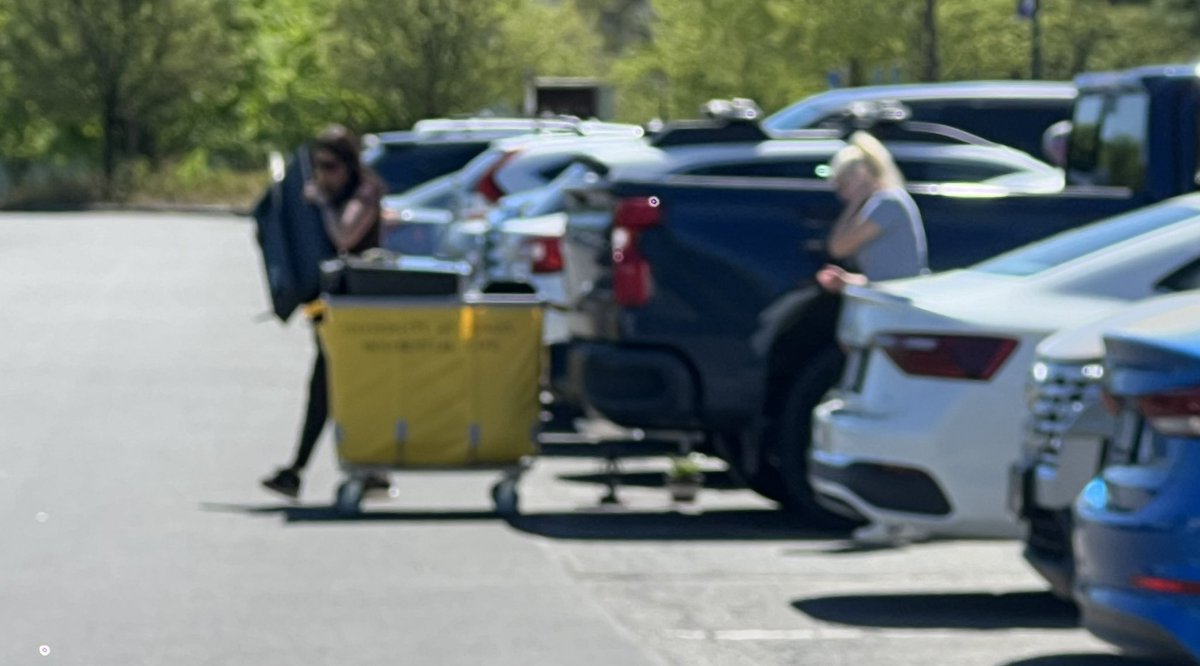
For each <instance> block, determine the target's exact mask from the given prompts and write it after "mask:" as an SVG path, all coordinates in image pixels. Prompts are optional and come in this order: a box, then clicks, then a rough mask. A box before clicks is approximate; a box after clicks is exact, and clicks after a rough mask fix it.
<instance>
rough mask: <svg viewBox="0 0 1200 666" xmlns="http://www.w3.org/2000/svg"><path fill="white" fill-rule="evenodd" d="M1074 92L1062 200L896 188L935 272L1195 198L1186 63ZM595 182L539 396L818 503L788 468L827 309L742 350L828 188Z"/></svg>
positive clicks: (718, 180)
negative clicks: (908, 198) (550, 372)
mask: <svg viewBox="0 0 1200 666" xmlns="http://www.w3.org/2000/svg"><path fill="white" fill-rule="evenodd" d="M1075 83H1076V86H1077V88H1078V98H1077V100H1076V103H1075V106H1074V111H1073V119H1072V122H1073V129H1072V133H1071V137H1070V141H1069V150H1068V164H1067V167H1066V172H1067V179H1066V181H1067V184H1066V186H1065V187H1064V188H1062V189H1061V190H1058V191H1053V192H1048V193H1047V192H1043V193H1013V192H1005V191H996V190H992V189H988V188H973V187H969V186H951V185H940V184H936V183H934V184H917V183H913V184H910V191H911V192H912V194H913V196H914V198H915V199H916V201H917V203H918V205H919V206H920V208H921V212H922V215H923V217H924V220H925V226H926V232H927V236H928V242H929V257H930V264H931V267H932V268H933V269H934V270H943V269H949V268H954V267H960V266H965V265H969V264H971V263H974V262H976V261H979V260H981V259H984V258H986V257H990V256H993V255H995V254H998V253H1000V252H1002V251H1005V250H1008V249H1011V248H1014V247H1018V246H1020V245H1023V244H1026V243H1029V242H1031V241H1034V240H1037V239H1040V238H1043V237H1046V236H1049V235H1051V234H1054V233H1057V232H1059V231H1063V230H1065V229H1069V228H1072V227H1076V226H1079V225H1082V224H1084V223H1087V222H1091V221H1094V220H1098V219H1101V218H1104V217H1107V216H1110V215H1113V214H1116V213H1120V212H1123V211H1127V210H1130V209H1133V208H1137V207H1140V206H1143V205H1146V204H1149V203H1151V202H1155V201H1159V200H1162V199H1165V198H1168V197H1170V196H1173V195H1176V194H1180V193H1182V192H1186V191H1191V190H1193V189H1196V179H1197V151H1198V148H1200V135H1198V132H1197V128H1198V122H1197V121H1198V119H1200V78H1198V75H1197V71H1196V68H1194V67H1191V66H1180V67H1171V66H1161V67H1147V68H1139V69H1136V70H1130V71H1124V72H1114V73H1103V74H1089V75H1083V76H1081V77H1079V78H1078V79H1077V80H1076V81H1075ZM930 85H936V84H930ZM599 187H600V188H601V190H600V191H595V192H592V193H591V194H590V195H589V194H588V193H580V195H579V196H577V197H576V201H577V202H578V203H577V205H578V206H580V207H582V208H586V207H587V206H588V205H590V206H591V207H592V208H593V212H595V207H596V205H597V202H601V203H603V206H604V207H605V209H606V210H607V212H608V214H609V215H610V216H611V225H609V226H608V227H607V228H606V229H604V231H603V233H597V230H596V229H595V228H591V229H581V228H576V227H574V226H568V230H567V235H566V239H565V244H566V245H565V247H566V254H567V257H568V260H567V261H568V268H569V271H570V264H571V263H572V262H583V263H585V264H586V263H588V262H590V265H588V266H584V267H583V268H582V270H576V271H574V272H575V273H576V274H583V275H589V276H590V277H589V278H588V280H587V281H586V283H585V284H576V285H574V288H575V290H576V291H577V292H578V294H577V298H576V300H575V302H574V303H573V304H572V312H571V317H570V320H571V331H572V339H571V341H570V342H568V343H566V344H565V345H562V346H560V347H557V348H556V349H554V350H553V358H554V376H553V378H552V384H553V386H554V388H555V390H556V392H557V393H558V394H559V395H560V396H561V397H562V398H563V399H564V400H566V401H568V402H571V403H574V404H576V405H578V406H580V407H581V408H582V409H584V410H585V411H586V412H587V413H589V414H593V415H599V416H602V417H605V418H607V419H609V420H611V421H613V422H615V423H618V424H620V425H623V426H626V427H631V428H640V429H644V430H665V431H685V432H688V433H692V434H695V433H699V434H701V435H703V436H704V441H705V442H706V443H707V445H708V446H709V447H710V448H711V449H712V450H714V451H715V452H716V453H718V454H719V455H721V456H722V457H723V458H725V459H726V460H727V461H729V462H730V465H731V469H733V470H734V471H735V472H736V473H739V474H740V475H741V476H742V478H743V479H744V480H745V481H746V482H747V483H748V484H749V485H750V486H751V487H753V488H755V489H756V490H758V491H759V492H761V493H763V494H765V495H767V496H770V497H773V498H775V499H778V500H780V501H781V502H783V503H784V504H785V505H786V506H789V507H791V508H795V509H798V510H801V511H810V512H814V513H815V512H817V511H819V510H818V509H817V508H816V507H815V506H814V505H813V504H812V502H811V494H810V491H809V488H808V483H807V479H806V470H805V465H806V462H805V461H806V451H807V447H808V440H809V432H808V429H809V419H810V413H811V409H812V407H813V405H814V404H815V403H816V402H817V401H818V400H819V399H820V397H821V396H822V394H823V393H824V392H825V391H826V390H827V389H828V388H829V387H830V386H831V385H832V384H833V382H834V381H836V379H837V377H838V376H839V373H840V371H841V356H840V353H838V351H837V350H836V349H835V348H831V344H830V340H832V329H833V327H834V326H835V325H836V313H837V309H836V306H832V307H817V308H816V309H815V310H813V311H812V312H811V313H810V314H809V315H808V316H805V317H801V318H799V319H798V320H796V321H795V322H794V323H793V324H792V325H790V326H788V327H785V328H784V329H782V330H780V331H778V332H777V338H776V340H775V341H774V343H773V344H770V345H768V346H767V347H766V348H767V349H769V351H767V352H766V353H763V352H761V350H762V349H763V348H764V347H763V346H762V345H761V344H752V342H751V341H752V338H753V337H754V336H755V334H756V333H757V332H759V330H760V326H761V322H760V315H761V314H762V313H763V311H764V309H765V308H767V307H768V306H769V305H770V304H771V303H772V302H774V301H776V299H778V298H780V297H781V296H782V295H784V294H786V293H787V292H789V291H791V290H794V289H796V288H797V287H798V286H799V285H804V284H811V280H812V276H813V274H814V273H815V271H816V270H817V269H818V268H819V267H820V266H821V265H822V264H823V263H825V262H826V261H827V257H826V255H825V252H824V249H823V241H824V239H825V236H826V234H827V231H828V227H829V224H830V223H831V221H832V220H833V219H834V217H835V216H836V214H837V212H838V210H839V208H840V205H839V203H838V201H837V200H836V198H835V196H834V193H833V191H832V188H831V186H830V184H829V183H828V182H826V181H824V180H820V179H786V178H785V179H780V178H770V179H768V178H753V177H712V176H686V175H685V176H678V175H676V176H669V177H666V178H661V179H647V180H639V179H621V178H620V177H619V174H618V175H616V177H614V178H612V179H610V180H609V181H608V182H605V183H601V184H600V185H599ZM576 212H577V213H578V212H579V210H577V211H576ZM584 212H586V211H584ZM576 268H577V269H578V268H580V267H578V266H577V267H576ZM756 349H757V350H760V351H756Z"/></svg>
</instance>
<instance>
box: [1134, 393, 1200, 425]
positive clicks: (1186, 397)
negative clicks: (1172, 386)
mask: <svg viewBox="0 0 1200 666" xmlns="http://www.w3.org/2000/svg"><path fill="white" fill-rule="evenodd" d="M1137 407H1138V411H1139V412H1141V413H1142V415H1143V416H1145V417H1146V421H1147V422H1149V423H1150V427H1152V428H1154V429H1155V430H1157V431H1159V432H1161V433H1163V434H1164V435H1184V436H1200V387H1194V388H1188V389H1183V390H1181V391H1168V392H1166V393H1157V394H1154V395H1148V396H1143V397H1141V398H1138V401H1137Z"/></svg>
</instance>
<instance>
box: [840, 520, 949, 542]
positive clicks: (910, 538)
mask: <svg viewBox="0 0 1200 666" xmlns="http://www.w3.org/2000/svg"><path fill="white" fill-rule="evenodd" d="M850 538H851V539H852V540H853V541H854V543H856V544H858V545H860V546H902V545H904V544H907V543H912V542H914V541H924V540H925V539H928V538H929V534H928V533H927V532H924V531H922V530H920V529H917V528H916V527H913V526H912V525H896V524H888V523H871V524H869V525H864V526H863V527H860V528H858V529H856V530H854V532H853V533H852V534H851V535H850Z"/></svg>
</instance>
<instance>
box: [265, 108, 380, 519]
mask: <svg viewBox="0 0 1200 666" xmlns="http://www.w3.org/2000/svg"><path fill="white" fill-rule="evenodd" d="M312 166H313V178H312V180H310V181H308V182H307V183H305V185H304V198H305V199H306V200H307V201H308V202H309V203H311V204H313V205H315V206H317V208H318V209H320V211H321V220H322V222H323V224H324V227H325V233H326V234H327V235H328V236H329V240H330V241H331V242H332V243H333V246H334V248H336V249H337V251H338V254H348V253H354V254H358V253H361V252H363V251H365V250H369V249H371V248H373V247H377V246H378V245H379V232H380V225H379V222H380V204H379V200H380V198H382V197H383V194H384V187H383V181H381V180H380V179H379V177H378V176H376V175H375V173H374V172H372V171H371V170H370V168H368V167H367V166H366V165H364V164H363V163H362V161H361V160H360V159H359V142H358V137H357V136H355V135H354V133H353V132H351V131H350V130H348V129H346V128H345V127H342V126H341V125H330V126H329V127H328V128H326V129H325V130H324V131H323V132H321V133H320V134H319V135H318V136H317V140H316V142H315V143H314V145H313V149H312ZM305 310H306V313H307V314H308V315H309V317H310V318H311V319H312V320H313V321H314V322H316V321H319V320H320V310H319V308H316V307H313V306H311V305H310V307H308V308H306V309H305ZM328 401H329V397H328V395H327V386H326V379H325V352H324V350H323V349H322V348H321V341H320V339H319V338H318V339H317V358H316V362H315V363H314V364H313V369H312V375H311V377H310V379H309V383H308V409H307V410H306V412H305V415H304V427H303V428H302V429H301V431H300V441H299V443H298V446H297V450H296V457H295V460H294V461H293V462H292V464H291V465H290V466H288V467H283V468H280V469H279V470H277V471H276V472H275V474H274V475H272V476H270V477H268V478H266V479H263V481H262V484H263V486H265V487H267V488H269V489H271V490H274V491H275V492H278V493H281V494H283V495H286V496H288V497H291V498H295V497H298V496H299V495H300V475H301V474H302V473H303V472H304V468H305V466H306V465H308V460H309V457H310V456H311V455H312V451H313V447H314V446H316V444H317V440H318V439H319V438H320V436H321V431H323V430H324V429H325V422H326V420H328V418H329V402H328ZM368 486H369V487H379V486H382V487H385V488H386V487H387V480H386V479H382V478H380V479H373V480H368Z"/></svg>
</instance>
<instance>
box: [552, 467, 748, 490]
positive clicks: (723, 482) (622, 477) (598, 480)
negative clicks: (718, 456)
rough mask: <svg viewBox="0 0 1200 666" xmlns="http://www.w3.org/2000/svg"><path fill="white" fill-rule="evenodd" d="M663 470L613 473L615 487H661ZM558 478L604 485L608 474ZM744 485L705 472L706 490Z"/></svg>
mask: <svg viewBox="0 0 1200 666" xmlns="http://www.w3.org/2000/svg"><path fill="white" fill-rule="evenodd" d="M663 475H664V472H621V473H618V474H615V475H613V480H614V481H616V483H617V487H618V488H620V487H621V486H629V487H631V488H662V487H663V478H664V477H663ZM558 480H560V481H568V482H571V483H593V484H599V485H604V484H606V483H608V481H609V475H608V474H607V473H605V472H603V471H600V472H594V473H592V474H559V475H558ZM744 487H745V486H743V485H741V484H739V483H738V482H737V481H735V480H734V478H733V476H732V475H730V473H729V472H705V473H704V488H705V489H708V490H741V489H742V488H744Z"/></svg>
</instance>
